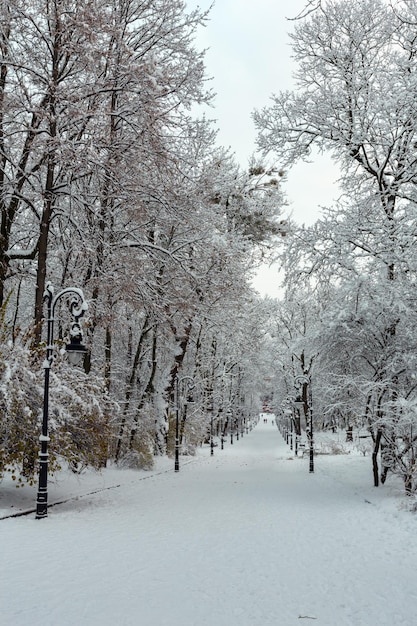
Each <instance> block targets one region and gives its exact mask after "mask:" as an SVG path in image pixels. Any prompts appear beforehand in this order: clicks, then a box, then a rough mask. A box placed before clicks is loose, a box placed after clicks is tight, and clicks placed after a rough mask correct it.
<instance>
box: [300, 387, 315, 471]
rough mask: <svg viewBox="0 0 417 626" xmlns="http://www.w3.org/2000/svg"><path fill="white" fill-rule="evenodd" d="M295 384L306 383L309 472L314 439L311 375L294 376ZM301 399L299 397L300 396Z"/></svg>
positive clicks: (312, 458)
mask: <svg viewBox="0 0 417 626" xmlns="http://www.w3.org/2000/svg"><path fill="white" fill-rule="evenodd" d="M295 384H296V385H297V386H303V385H306V387H307V397H306V403H307V410H308V415H309V424H308V426H307V427H308V430H309V432H308V441H309V450H310V466H309V471H310V474H313V473H314V441H313V394H312V390H311V376H310V375H309V376H307V375H303V376H296V378H295ZM300 401H301V398H300ZM295 404H296V405H297V404H298V403H297V402H295ZM302 404H303V405H304V402H302Z"/></svg>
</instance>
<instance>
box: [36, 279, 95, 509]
mask: <svg viewBox="0 0 417 626" xmlns="http://www.w3.org/2000/svg"><path fill="white" fill-rule="evenodd" d="M64 297H70V300H69V309H70V313H71V315H72V318H73V323H72V327H71V330H70V337H71V343H69V344H68V345H67V346H66V351H67V354H68V360H69V361H70V363H72V364H73V365H79V364H80V362H81V361H82V359H83V358H84V356H85V354H86V352H87V349H86V347H85V346H83V345H82V343H81V341H82V331H81V326H80V325H79V322H78V320H79V319H80V317H82V316H83V315H84V313H85V312H86V311H87V309H88V305H87V302H86V301H85V299H84V294H83V292H82V290H81V289H78V288H76V287H68V288H66V289H63V290H62V291H60V292H59V293H58V294H57V295H56V296H55V295H54V288H53V286H52V284H51V283H49V282H48V283H47V284H46V287H45V292H44V294H43V299H44V302H46V303H47V306H48V320H47V340H46V358H45V361H44V363H43V368H44V370H45V380H44V394H43V416H42V434H41V435H40V437H39V441H40V443H41V450H40V452H39V488H38V495H37V500H36V519H42V518H44V517H47V515H48V442H49V441H50V439H49V435H48V419H49V373H50V369H51V367H52V363H53V359H54V357H53V349H54V323H55V307H56V305H57V302H58V301H59V300H61V299H62V298H64Z"/></svg>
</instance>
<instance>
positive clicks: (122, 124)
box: [0, 0, 283, 481]
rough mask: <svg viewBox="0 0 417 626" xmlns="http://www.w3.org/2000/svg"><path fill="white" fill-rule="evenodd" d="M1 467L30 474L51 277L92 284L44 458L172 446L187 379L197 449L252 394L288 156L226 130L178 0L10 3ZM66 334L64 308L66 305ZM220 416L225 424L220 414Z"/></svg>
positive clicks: (56, 375) (4, 88)
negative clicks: (241, 155)
mask: <svg viewBox="0 0 417 626" xmlns="http://www.w3.org/2000/svg"><path fill="white" fill-rule="evenodd" d="M0 13H1V14H0V213H1V224H0V307H1V313H2V314H1V325H0V328H1V343H0V476H1V474H2V473H3V472H4V471H6V470H7V469H8V470H10V471H12V472H13V473H14V475H15V476H16V477H18V476H20V479H21V480H23V481H24V480H29V481H31V480H32V479H33V477H34V476H35V474H36V471H37V468H36V463H35V459H37V452H38V435H39V423H40V416H41V407H42V374H43V372H42V361H43V358H44V357H43V355H44V344H43V343H42V339H43V323H42V322H43V293H44V289H45V283H46V281H47V280H49V281H51V282H52V283H53V284H54V286H55V287H56V288H57V289H58V288H60V287H64V286H77V287H80V288H82V289H83V291H84V294H85V296H86V298H87V300H88V302H89V315H88V319H87V321H86V325H85V335H84V340H85V343H87V345H88V348H89V355H88V358H87V359H86V362H85V368H84V369H85V371H78V372H74V371H70V370H69V368H68V366H67V364H66V363H65V360H64V359H63V358H62V357H61V356H59V355H57V358H56V363H55V365H54V367H53V370H52V378H51V394H50V395H51V437H52V443H51V446H50V450H51V454H52V455H53V456H52V457H51V467H53V466H54V464H55V466H57V465H58V464H59V463H60V462H61V460H62V459H66V460H68V461H69V462H70V464H71V467H72V468H73V469H74V470H78V469H80V468H81V467H83V466H84V465H86V464H90V465H93V466H96V467H99V466H102V465H103V464H104V463H105V462H106V461H107V459H113V460H116V461H117V462H119V463H123V462H124V463H129V464H130V465H139V466H146V465H149V464H150V463H151V461H152V455H153V454H154V453H159V454H165V453H166V452H168V453H169V452H170V451H171V449H170V448H171V447H172V441H173V437H172V427H173V423H172V415H173V410H174V395H175V394H174V391H175V385H176V384H177V383H178V381H179V380H180V379H182V378H183V377H184V376H188V377H192V379H193V380H194V383H195V388H196V389H198V390H199V391H198V399H199V402H198V403H197V404H194V406H193V410H192V411H188V415H187V418H186V422H185V417H184V418H183V424H182V433H183V437H184V449H185V447H187V449H188V450H190V451H192V450H193V449H194V448H195V446H196V445H197V444H198V443H200V442H201V441H202V440H203V439H204V438H205V437H206V434H207V428H208V424H210V421H211V419H212V416H213V412H215V416H216V418H217V419H219V416H229V418H228V419H232V417H231V416H233V414H234V412H236V410H237V407H238V406H239V407H240V409H239V410H240V411H241V413H242V412H243V413H244V414H245V415H247V416H249V414H250V413H253V412H255V411H256V409H257V403H258V398H259V394H260V384H259V381H260V379H261V378H262V373H261V368H260V367H259V366H257V363H256V362H255V361H256V358H257V355H258V354H259V352H260V347H261V344H262V341H263V328H262V326H263V320H264V311H263V305H262V303H260V302H259V300H257V298H256V297H255V294H254V292H253V290H252V289H251V287H250V279H251V277H252V275H253V272H254V268H255V267H256V265H257V264H258V262H259V261H260V259H261V258H262V256H264V255H265V254H269V249H270V247H271V245H272V242H273V241H274V240H275V239H277V237H279V236H280V235H279V231H280V225H279V217H280V212H281V209H282V206H283V200H282V196H281V190H280V185H279V176H278V175H276V174H275V173H274V172H273V171H266V170H265V168H264V167H263V166H262V165H261V164H260V163H258V162H253V163H252V164H251V166H250V168H249V169H248V171H242V170H241V169H240V168H239V167H238V166H237V165H236V163H235V162H234V161H233V158H232V157H231V156H230V155H229V154H228V153H227V152H226V151H225V150H223V149H221V148H218V147H216V144H215V139H216V133H215V131H214V128H213V126H212V124H211V123H210V122H209V121H208V120H206V119H204V118H203V119H195V118H194V117H193V116H192V115H191V113H190V111H191V107H192V106H193V105H194V104H195V103H199V104H210V102H211V99H212V94H211V93H210V91H209V90H208V89H207V86H206V85H207V83H206V77H205V70H204V59H203V53H202V52H201V51H198V50H196V49H195V46H194V37H195V33H196V29H197V28H199V27H201V26H202V25H204V23H205V21H206V18H207V14H206V13H204V12H202V11H200V10H199V9H197V10H195V11H192V12H187V10H186V6H185V3H184V2H182V1H181V0H145V1H143V0H140V1H139V0H82V1H81V0H10V1H8V2H2V3H0ZM57 318H58V320H59V328H58V331H59V332H58V344H59V342H62V341H64V339H65V334H66V332H67V328H68V312H67V311H66V310H65V306H62V308H61V310H59V311H58V315H57ZM222 419H223V426H224V427H225V428H227V419H224V418H223V417H222Z"/></svg>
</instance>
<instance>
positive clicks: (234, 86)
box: [187, 0, 338, 224]
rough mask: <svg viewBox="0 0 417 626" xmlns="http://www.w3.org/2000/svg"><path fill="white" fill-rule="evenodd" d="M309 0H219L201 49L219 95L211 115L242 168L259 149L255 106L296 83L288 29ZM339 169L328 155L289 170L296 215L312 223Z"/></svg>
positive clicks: (204, 0) (202, 1)
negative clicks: (312, 162) (253, 113)
mask: <svg viewBox="0 0 417 626" xmlns="http://www.w3.org/2000/svg"><path fill="white" fill-rule="evenodd" d="M210 4H211V0H187V5H188V6H189V7H190V8H195V7H196V6H200V8H201V9H208V8H209V7H210ZM305 4H306V3H305V0H247V1H244V0H217V1H216V2H215V4H214V6H213V8H212V10H211V13H210V19H209V21H208V24H207V26H206V27H205V28H201V29H200V31H199V35H198V39H197V42H196V43H197V47H198V48H199V49H200V48H208V50H207V54H206V66H207V73H208V75H209V76H211V77H212V81H211V86H212V88H213V90H214V92H215V93H216V98H215V101H214V109H213V110H210V111H208V112H207V116H208V117H213V118H215V119H216V120H217V126H218V128H219V137H218V140H219V143H220V144H221V145H223V146H225V147H230V148H231V150H232V151H233V152H235V153H236V157H237V159H238V161H239V162H240V163H241V165H242V166H243V167H246V166H247V164H248V159H249V157H250V155H251V154H252V153H253V152H254V151H255V148H256V146H255V142H256V130H255V127H254V124H253V121H252V118H251V113H252V112H253V110H254V109H255V108H262V107H263V106H267V105H268V104H269V103H270V98H271V95H272V94H273V93H278V92H279V91H283V90H287V89H289V90H291V89H292V88H293V87H294V83H293V80H292V72H293V69H294V64H293V62H292V59H291V48H290V39H289V37H288V32H289V31H290V30H292V28H293V22H291V20H289V19H287V18H294V17H296V16H297V15H298V14H299V13H300V12H301V11H302V10H303V8H304V7H305ZM336 179H337V169H336V168H335V167H334V166H333V165H332V163H331V161H330V158H328V157H325V156H323V157H317V158H315V162H314V164H300V165H297V166H296V167H295V168H294V169H293V170H292V171H291V172H289V173H288V182H287V183H286V184H285V191H286V194H287V196H288V200H289V202H290V205H291V210H292V212H293V217H294V218H295V219H296V221H298V222H299V223H306V224H309V223H312V222H314V221H315V220H316V219H317V217H318V216H319V205H328V204H331V202H332V200H333V198H336V197H337V195H338V193H337V191H338V190H337V186H336V185H335V184H334V182H335V180H336Z"/></svg>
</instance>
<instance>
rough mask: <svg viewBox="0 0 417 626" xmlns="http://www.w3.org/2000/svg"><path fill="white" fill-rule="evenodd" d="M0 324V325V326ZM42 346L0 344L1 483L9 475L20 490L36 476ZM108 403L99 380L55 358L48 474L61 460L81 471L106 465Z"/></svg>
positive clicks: (111, 409) (110, 409)
mask: <svg viewBox="0 0 417 626" xmlns="http://www.w3.org/2000/svg"><path fill="white" fill-rule="evenodd" d="M1 327H3V328H4V325H0V328H1ZM43 352H44V350H43V348H41V350H38V349H33V348H31V347H30V345H29V338H26V337H24V336H23V335H19V336H18V337H16V338H15V339H14V341H11V340H6V333H5V332H3V334H2V337H1V341H0V479H1V478H2V477H3V476H4V473H5V472H10V473H11V474H12V477H13V479H14V480H16V484H17V485H18V486H20V485H23V484H24V483H25V482H28V483H30V484H33V483H34V482H35V480H36V476H37V472H38V463H37V461H38V451H39V435H40V432H41V423H42V412H43V395H44V388H43V384H44V370H43V368H42V362H43ZM111 412H112V413H113V414H115V413H116V412H117V406H115V405H114V404H111V403H110V400H109V398H108V397H107V394H106V391H105V387H104V385H103V381H102V380H101V379H100V378H99V377H96V376H87V375H86V374H85V373H84V372H83V371H82V370H80V369H78V368H71V367H70V366H69V365H68V363H67V362H66V361H65V359H64V358H63V357H62V356H61V355H58V356H57V358H56V361H55V363H54V365H53V367H52V368H51V373H50V390H49V436H50V439H51V441H50V444H49V471H50V472H52V473H53V472H54V471H56V470H57V469H58V468H60V466H61V464H62V463H63V462H68V464H69V466H70V467H71V469H73V470H74V471H80V470H81V469H82V468H84V467H86V466H92V467H95V468H100V467H102V466H103V465H105V463H106V459H107V448H108V444H109V440H110V435H111V425H110V421H111V420H110V413H111Z"/></svg>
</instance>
